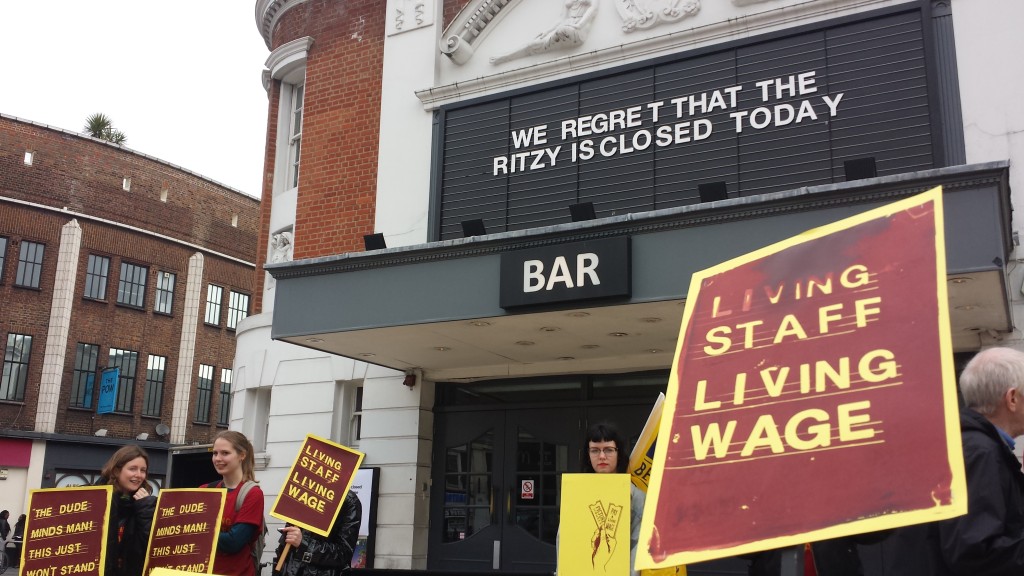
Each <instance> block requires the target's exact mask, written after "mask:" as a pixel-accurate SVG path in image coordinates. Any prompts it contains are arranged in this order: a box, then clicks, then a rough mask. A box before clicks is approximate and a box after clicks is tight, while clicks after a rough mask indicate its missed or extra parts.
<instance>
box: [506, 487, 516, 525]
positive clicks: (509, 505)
mask: <svg viewBox="0 0 1024 576" xmlns="http://www.w3.org/2000/svg"><path fill="white" fill-rule="evenodd" d="M505 519H506V521H507V522H508V523H509V524H515V521H514V520H513V519H512V488H511V487H509V489H508V492H506V493H505Z"/></svg>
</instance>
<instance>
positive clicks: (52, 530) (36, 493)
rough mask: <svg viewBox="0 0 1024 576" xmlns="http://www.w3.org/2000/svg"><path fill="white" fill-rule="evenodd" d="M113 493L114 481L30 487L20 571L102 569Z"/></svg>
mask: <svg viewBox="0 0 1024 576" xmlns="http://www.w3.org/2000/svg"><path fill="white" fill-rule="evenodd" d="M112 493H113V488H112V487H111V486H86V487H80V488H46V489H41V490H31V491H30V492H29V502H28V517H27V520H26V524H25V541H24V544H23V545H22V548H21V574H23V575H24V576H99V575H100V574H103V569H104V563H105V562H106V558H107V556H106V545H107V522H109V519H110V497H111V494H112Z"/></svg>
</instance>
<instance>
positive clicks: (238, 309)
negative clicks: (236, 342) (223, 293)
mask: <svg viewBox="0 0 1024 576" xmlns="http://www.w3.org/2000/svg"><path fill="white" fill-rule="evenodd" d="M248 315H249V295H248V294H242V293H241V292H235V291H234V290H232V291H231V293H230V294H229V295H228V328H231V329H232V330H234V329H235V328H236V327H237V326H238V323H239V322H240V321H241V320H242V319H243V318H245V317H246V316H248Z"/></svg>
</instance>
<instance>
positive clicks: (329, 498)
mask: <svg viewBox="0 0 1024 576" xmlns="http://www.w3.org/2000/svg"><path fill="white" fill-rule="evenodd" d="M362 461H363V453H362V452H359V451H357V450H353V449H351V448H346V447H345V446H342V445H341V444H338V443H336V442H331V441H330V440H325V439H324V438H319V437H317V436H314V435H312V434H309V435H307V436H306V441H305V442H304V443H303V444H302V447H301V448H300V449H299V453H298V455H297V456H296V457H295V462H294V463H293V464H292V468H291V470H289V471H288V477H287V479H285V482H284V485H283V486H282V487H281V493H280V494H278V495H277V499H276V500H274V506H273V508H271V510H270V515H271V516H273V517H275V518H280V519H281V520H285V521H286V522H291V523H292V524H294V525H296V526H301V527H303V528H305V529H307V530H310V531H312V532H316V533H317V534H320V535H321V536H327V535H328V534H329V533H330V531H331V526H333V525H334V520H335V519H336V518H337V517H338V512H339V511H340V510H341V504H342V502H344V501H345V494H347V493H348V489H349V487H350V486H351V485H352V479H353V478H354V477H355V474H356V471H357V470H359V465H360V463H362Z"/></svg>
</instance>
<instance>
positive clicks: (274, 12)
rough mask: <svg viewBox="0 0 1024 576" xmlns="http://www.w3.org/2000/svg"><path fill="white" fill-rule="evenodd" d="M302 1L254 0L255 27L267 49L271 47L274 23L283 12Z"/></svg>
mask: <svg viewBox="0 0 1024 576" xmlns="http://www.w3.org/2000/svg"><path fill="white" fill-rule="evenodd" d="M303 2H306V0H256V27H257V28H258V29H259V31H260V35H261V36H263V41H264V42H265V43H266V44H267V48H268V49H270V48H272V47H273V44H272V42H271V40H272V38H271V33H272V32H273V31H274V25H275V24H277V21H278V20H280V19H281V16H282V15H284V13H285V12H287V11H288V10H289V9H291V8H293V7H295V6H298V5H299V4H302V3H303Z"/></svg>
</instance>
